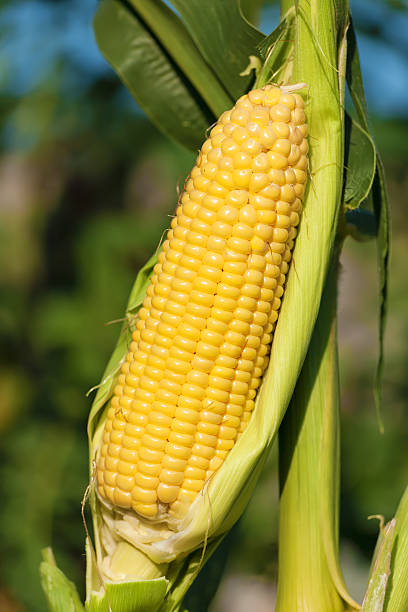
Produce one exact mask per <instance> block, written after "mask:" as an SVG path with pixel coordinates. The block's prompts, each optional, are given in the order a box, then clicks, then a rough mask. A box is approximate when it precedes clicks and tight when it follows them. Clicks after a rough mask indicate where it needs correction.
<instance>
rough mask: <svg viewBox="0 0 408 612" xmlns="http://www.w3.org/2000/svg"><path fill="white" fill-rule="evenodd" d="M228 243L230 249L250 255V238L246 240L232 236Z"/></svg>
mask: <svg viewBox="0 0 408 612" xmlns="http://www.w3.org/2000/svg"><path fill="white" fill-rule="evenodd" d="M227 244H228V246H229V247H230V249H232V250H234V251H237V252H238V253H241V254H244V255H248V254H249V253H250V252H251V243H250V242H249V240H245V239H244V238H238V237H235V236H231V238H228V242H227Z"/></svg>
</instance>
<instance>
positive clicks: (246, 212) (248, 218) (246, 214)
mask: <svg viewBox="0 0 408 612" xmlns="http://www.w3.org/2000/svg"><path fill="white" fill-rule="evenodd" d="M239 220H240V221H242V222H243V223H246V224H247V225H250V226H254V225H255V224H256V221H257V214H256V210H255V208H254V207H253V206H252V205H251V204H247V205H246V206H244V207H243V208H241V210H240V211H239Z"/></svg>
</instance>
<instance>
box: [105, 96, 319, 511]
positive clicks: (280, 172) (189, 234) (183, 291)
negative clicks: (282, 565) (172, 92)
mask: <svg viewBox="0 0 408 612" xmlns="http://www.w3.org/2000/svg"><path fill="white" fill-rule="evenodd" d="M288 90H289V88H279V87H276V86H272V85H269V86H266V87H264V88H263V89H258V90H253V91H251V92H249V94H248V95H245V96H243V97H242V98H240V99H239V100H238V102H237V103H236V105H235V106H234V108H233V109H232V110H231V111H227V112H225V113H224V114H223V115H222V116H221V117H220V119H219V121H218V123H217V124H216V125H215V127H213V129H212V130H211V132H210V137H209V138H208V139H207V140H206V141H205V143H204V145H203V147H202V149H201V152H200V153H199V155H198V158H197V162H196V165H195V167H194V168H193V170H192V172H191V174H190V176H189V178H188V180H187V181H186V184H185V188H184V192H183V194H182V196H181V201H180V203H179V206H178V208H177V211H176V215H175V217H174V219H173V220H172V223H171V229H170V230H169V232H168V234H167V239H166V240H165V242H164V243H163V248H162V251H161V253H160V255H159V258H158V263H157V265H156V266H155V268H154V274H153V276H152V279H151V284H150V286H149V287H148V289H147V293H146V297H145V299H144V302H143V306H142V308H141V309H140V311H139V313H138V320H137V323H136V329H135V330H134V332H133V334H132V343H131V345H130V347H129V351H128V353H127V356H126V361H125V362H124V364H123V366H122V368H121V373H120V376H119V379H118V384H117V386H116V388H115V390H114V396H113V398H112V401H111V405H110V407H109V410H108V415H107V419H106V423H105V428H104V434H103V442H102V445H101V449H100V453H99V456H98V458H97V490H98V493H99V496H100V498H101V499H102V501H103V502H104V503H107V504H108V505H111V506H113V507H115V506H119V507H121V508H124V509H129V510H133V511H135V512H136V513H137V514H138V515H139V516H141V517H144V518H147V519H151V520H165V519H166V517H174V518H176V519H178V518H181V517H182V516H184V514H185V513H186V512H187V510H188V508H189V507H190V505H191V503H192V502H193V501H194V499H195V498H196V496H197V495H198V494H199V493H200V492H201V491H202V489H203V487H204V484H205V482H206V481H208V479H209V478H210V477H211V475H212V474H213V473H214V472H215V471H216V470H218V469H219V468H220V466H221V465H222V463H223V461H224V460H225V458H226V456H227V454H228V452H229V451H230V450H231V448H232V447H233V446H234V444H235V442H236V440H237V439H238V437H239V436H240V435H241V434H242V432H243V431H244V429H245V427H246V424H247V422H248V420H249V418H250V416H251V413H252V410H253V408H254V405H255V396H256V392H257V389H258V387H259V385H260V382H261V379H262V375H263V372H264V371H265V368H266V367H267V365H268V353H269V348H270V343H271V341H272V335H273V331H274V327H275V325H276V321H277V318H278V311H279V308H280V304H281V299H282V296H283V291H284V284H285V279H286V275H287V272H288V267H289V262H290V260H291V252H292V249H293V244H294V239H295V237H296V226H297V225H298V223H299V215H300V212H301V200H302V197H303V194H304V190H305V184H306V178H307V168H308V160H307V152H308V144H307V141H306V136H307V126H306V124H305V113H304V110H303V108H304V102H303V99H302V98H301V97H300V96H299V95H298V94H296V93H290V92H289V91H288Z"/></svg>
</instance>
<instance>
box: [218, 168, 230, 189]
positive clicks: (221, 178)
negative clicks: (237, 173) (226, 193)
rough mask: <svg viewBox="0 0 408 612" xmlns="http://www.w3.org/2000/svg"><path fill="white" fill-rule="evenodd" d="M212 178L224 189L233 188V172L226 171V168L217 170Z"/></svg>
mask: <svg viewBox="0 0 408 612" xmlns="http://www.w3.org/2000/svg"><path fill="white" fill-rule="evenodd" d="M214 178H215V180H216V181H217V183H218V184H219V185H221V186H222V187H225V188H226V189H233V188H234V187H235V184H234V179H233V174H232V172H228V170H218V172H217V173H216V175H215V177H214Z"/></svg>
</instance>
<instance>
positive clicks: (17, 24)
mask: <svg viewBox="0 0 408 612" xmlns="http://www.w3.org/2000/svg"><path fill="white" fill-rule="evenodd" d="M96 4H97V2H96V0H70V2H62V3H61V2H59V3H50V2H48V3H43V2H41V0H14V2H13V3H12V4H10V6H8V7H6V8H5V9H3V10H2V11H1V13H0V31H1V32H2V34H1V36H2V55H1V59H0V79H1V80H0V82H1V81H2V85H1V87H2V90H3V91H4V90H6V91H7V90H8V91H9V92H13V93H17V94H19V95H24V94H26V93H28V92H29V91H30V90H32V89H33V88H35V87H36V86H38V84H40V83H41V82H42V81H43V80H44V79H45V78H46V77H47V74H49V73H50V71H51V70H53V68H54V66H55V64H54V62H55V58H56V57H57V56H59V57H63V58H66V60H68V68H67V67H66V68H65V69H66V70H67V71H68V73H67V74H68V76H67V82H68V83H69V86H74V87H76V88H79V89H80V88H81V87H82V86H85V85H86V84H87V83H88V82H89V79H93V78H95V77H96V76H98V75H101V74H104V73H108V71H109V70H111V69H110V67H109V66H108V65H107V64H106V62H105V61H104V59H103V58H102V57H101V55H100V53H99V51H98V49H97V46H96V44H95V40H94V36H93V32H92V17H93V13H94V11H95V8H96ZM351 9H352V13H353V17H354V22H355V24H356V26H357V27H359V28H361V29H360V31H359V37H358V43H359V49H360V55H361V63H362V70H363V76H364V81H365V87H366V93H367V99H368V104H369V108H370V110H371V112H373V113H376V114H379V115H381V116H385V117H389V116H399V117H404V118H408V104H407V96H406V92H407V91H408V3H407V12H405V13H404V12H401V11H397V10H395V9H392V8H391V7H390V6H389V5H388V6H387V5H386V3H385V2H382V1H380V0H352V1H351ZM277 19H278V12H277V9H276V8H275V7H268V8H266V9H265V10H264V11H263V15H262V24H261V29H262V30H263V31H264V32H269V31H271V30H272V29H273V27H274V26H275V25H276V24H277ZM370 32H378V33H380V37H378V36H376V37H374V36H372V35H370Z"/></svg>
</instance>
